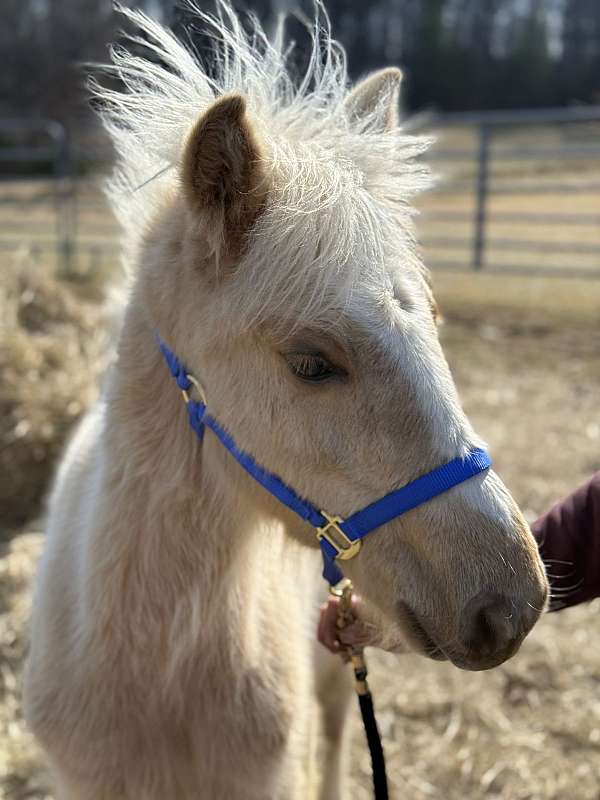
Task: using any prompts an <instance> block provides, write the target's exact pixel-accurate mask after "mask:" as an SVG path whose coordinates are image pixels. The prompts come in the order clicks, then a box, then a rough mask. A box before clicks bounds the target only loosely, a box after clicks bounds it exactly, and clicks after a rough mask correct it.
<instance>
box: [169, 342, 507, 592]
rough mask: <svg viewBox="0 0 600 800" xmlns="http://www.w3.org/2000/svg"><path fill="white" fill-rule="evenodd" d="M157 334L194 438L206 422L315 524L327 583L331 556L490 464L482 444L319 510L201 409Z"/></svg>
mask: <svg viewBox="0 0 600 800" xmlns="http://www.w3.org/2000/svg"><path fill="white" fill-rule="evenodd" d="M157 338H158V344H159V347H160V350H161V352H162V354H163V356H164V359H165V361H166V363H167V366H168V367H169V370H170V371H171V374H172V375H173V377H174V378H175V380H176V381H177V385H178V387H179V389H180V390H181V392H182V394H183V398H184V400H185V402H186V406H187V412H188V419H189V421H190V425H191V426H192V428H193V429H194V431H195V432H196V434H197V435H198V437H199V438H200V439H202V438H203V436H204V431H205V429H206V428H209V429H210V430H211V431H212V432H213V433H214V434H215V436H216V437H217V439H218V440H219V441H220V442H221V444H222V445H223V446H224V447H225V448H226V449H227V450H228V451H229V452H230V453H231V455H232V456H233V457H234V458H235V460H236V461H237V462H238V464H240V466H242V467H243V468H244V469H245V470H246V472H247V473H248V474H249V475H251V476H252V477H253V478H254V480H255V481H257V482H258V483H260V485H261V486H263V487H264V488H265V489H266V490H267V491H268V492H270V493H271V494H272V495H273V496H274V497H276V498H277V499H278V500H279V501H280V502H281V503H283V505H285V506H287V507H288V508H289V509H291V510H292V511H294V512H295V513H296V514H298V516H299V517H301V518H302V519H303V520H306V522H309V523H310V524H311V525H312V526H313V527H314V528H316V534H317V538H318V540H319V544H320V546H321V552H322V554H323V577H324V578H325V580H327V581H328V582H329V584H330V585H331V586H333V585H335V584H336V583H339V581H341V580H342V578H343V575H342V572H341V571H340V569H339V567H338V566H337V564H336V560H338V559H339V560H341V561H344V560H347V559H350V558H353V557H354V556H355V555H356V554H357V553H358V552H359V550H360V547H361V543H362V540H363V539H364V537H365V536H366V535H367V534H368V533H371V531H374V530H375V529H376V528H380V527H381V526H382V525H385V524H386V523H387V522H389V521H390V520H392V519H395V518H396V517H399V516H401V515H402V514H404V513H406V512H407V511H410V510H411V509H413V508H416V507H417V506H420V505H422V504H423V503H426V502H427V501H428V500H431V499H432V498H434V497H437V496H438V495H440V494H442V493H443V492H446V491H448V489H451V488H452V487H453V486H457V485H458V484H459V483H463V482H464V481H466V480H468V479H469V478H472V477H473V476H474V475H477V474H478V473H480V472H483V471H485V470H487V469H488V468H489V467H490V466H491V463H492V462H491V459H490V457H489V455H488V454H487V453H486V451H485V450H481V449H479V448H474V449H472V450H470V451H469V452H468V453H467V454H466V455H465V456H463V457H460V458H454V459H453V460H452V461H449V462H448V463H447V464H443V465H442V466H441V467H437V468H436V469H434V470H432V471H431V472H428V473H426V474H425V475H422V476H421V477H420V478H417V479H416V480H414V481H411V482H410V483H407V484H406V485H405V486H403V487H402V488H400V489H396V490H395V491H393V492H390V493H389V494H386V495H385V496H384V497H380V498H379V500H375V502H373V503H371V504H370V505H368V506H366V507H365V508H363V509H361V510H360V511H357V512H356V513H355V514H352V515H351V516H349V517H346V519H342V517H338V516H334V515H332V514H328V513H327V512H326V511H323V510H319V509H318V508H317V507H316V506H314V505H313V504H312V503H310V502H309V501H308V500H305V499H304V498H302V497H300V495H298V494H297V493H296V492H295V491H294V490H293V489H292V488H291V487H290V486H288V485H287V484H286V483H284V482H283V481H282V480H281V478H279V477H277V475H274V474H273V473H272V472H269V471H268V470H266V469H264V468H263V467H261V466H260V464H257V463H256V461H255V460H254V459H253V458H252V456H250V455H248V453H245V452H244V451H243V450H240V448H239V447H238V446H237V445H236V443H235V441H234V440H233V438H232V437H231V436H230V435H229V434H228V433H227V432H226V431H225V430H224V429H223V428H222V427H221V426H220V425H219V423H218V422H217V421H216V419H215V418H214V417H212V416H211V415H210V414H209V413H208V412H207V410H206V397H205V396H204V392H203V391H202V387H201V386H200V385H199V383H198V382H197V381H196V380H195V379H194V378H193V376H191V375H190V374H189V373H188V372H187V371H186V369H185V367H184V365H183V364H182V362H181V361H180V360H179V359H178V358H177V356H176V355H175V354H174V353H173V352H172V351H171V350H170V349H169V348H168V347H167V345H166V344H165V343H164V342H163V341H162V339H160V337H157ZM193 387H195V388H196V390H197V391H198V393H199V395H200V400H192V398H191V397H190V393H191V390H192V388H193Z"/></svg>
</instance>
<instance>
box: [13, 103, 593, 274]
mask: <svg viewBox="0 0 600 800" xmlns="http://www.w3.org/2000/svg"><path fill="white" fill-rule="evenodd" d="M405 128H406V129H407V130H409V131H411V132H428V133H429V132H434V133H436V134H437V135H438V144H437V145H436V146H434V147H433V148H432V150H431V151H430V153H429V154H428V155H427V159H428V161H431V163H432V165H433V167H434V170H435V171H436V172H437V173H441V175H442V176H443V177H442V180H441V181H440V182H439V183H438V186H437V188H436V189H434V190H433V191H432V192H430V193H428V194H427V195H426V196H425V197H424V200H423V204H422V208H421V209H420V210H421V217H420V237H421V241H422V244H423V247H424V251H425V257H426V261H427V263H428V265H429V266H431V267H433V268H434V269H436V268H438V269H452V270H465V269H474V270H477V271H486V272H492V273H502V272H506V273H515V272H516V273H519V274H540V273H542V274H549V275H561V276H577V277H590V278H591V277H595V278H598V277H600V106H599V107H588V108H574V109H542V110H527V111H518V112H505V111H502V112H485V113H481V114H473V113H465V114H445V115H432V114H419V115H417V116H415V117H413V118H410V119H409V120H407V122H406V123H405ZM76 164H77V150H76V148H74V147H73V146H72V144H71V142H70V139H69V136H68V134H67V132H66V131H65V129H64V128H63V127H62V126H61V125H60V124H58V123H56V122H53V121H47V120H4V121H0V251H1V252H5V253H6V252H11V251H13V252H14V251H18V250H22V249H23V248H25V249H26V250H27V252H28V253H29V254H31V255H32V256H33V257H36V256H41V255H44V256H45V254H55V256H56V263H57V264H58V266H59V267H60V269H61V270H62V271H64V272H72V271H75V270H81V269H83V270H85V269H92V268H96V267H97V265H98V264H99V263H100V262H102V261H104V260H107V261H110V262H112V261H114V260H115V258H116V254H117V252H118V248H119V245H118V229H117V226H116V223H115V222H114V220H113V219H112V217H111V214H110V211H109V210H108V208H107V207H106V205H105V203H104V199H103V196H102V194H101V191H100V190H99V181H98V179H97V178H95V177H93V176H91V177H90V176H87V175H86V176H82V174H81V172H80V171H79V170H78V169H77V166H76Z"/></svg>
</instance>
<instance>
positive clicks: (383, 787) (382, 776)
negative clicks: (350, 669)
mask: <svg viewBox="0 0 600 800" xmlns="http://www.w3.org/2000/svg"><path fill="white" fill-rule="evenodd" d="M355 658H356V659H357V660H358V659H359V658H360V661H361V662H362V666H361V667H357V666H356V665H355ZM352 665H353V666H354V677H355V679H356V693H357V694H358V704H359V706H360V713H361V716H362V721H363V725H364V728H365V734H366V736H367V744H368V745H369V752H370V754H371V769H372V771H373V791H374V793H375V800H388V785H387V775H386V772H385V756H384V754H383V746H382V744H381V736H380V734H379V728H378V727H377V720H376V719H375V709H374V707H373V696H372V695H371V692H370V691H369V686H368V684H367V667H366V664H365V660H364V657H363V655H362V653H361V654H360V655H358V656H355V655H353V656H352ZM359 687H364V688H359Z"/></svg>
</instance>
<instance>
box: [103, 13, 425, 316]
mask: <svg viewBox="0 0 600 800" xmlns="http://www.w3.org/2000/svg"><path fill="white" fill-rule="evenodd" d="M190 7H191V8H192V10H193V11H194V13H195V14H197V19H198V22H199V23H202V24H203V27H204V29H205V32H206V33H208V34H209V36H210V37H211V39H212V44H213V54H212V58H211V63H210V64H208V65H207V64H203V63H202V61H201V60H200V59H199V57H198V56H197V55H196V54H194V53H192V52H190V51H189V50H188V49H186V47H185V46H184V45H183V44H182V43H181V42H179V41H178V40H177V39H176V38H175V37H174V35H173V34H172V33H171V32H170V31H169V30H167V29H166V28H164V27H163V26H161V25H159V24H158V23H156V22H154V21H153V20H151V19H150V18H148V17H147V16H146V15H145V14H144V13H142V12H140V11H130V10H127V9H121V11H122V13H123V14H124V15H125V16H126V17H127V18H128V19H129V20H130V21H131V22H132V23H133V24H134V25H135V26H136V27H138V28H139V29H141V31H142V33H143V37H142V36H130V37H129V41H130V42H131V43H133V44H134V45H135V47H136V49H138V50H139V48H140V47H143V48H145V49H146V50H147V51H148V52H149V54H150V56H151V58H150V59H146V58H142V57H140V56H139V55H134V54H133V53H131V52H129V51H128V50H127V49H125V48H122V47H118V48H117V47H115V48H113V50H112V62H113V64H112V66H111V67H109V70H110V71H111V72H112V73H113V74H114V75H116V76H117V77H118V78H119V79H120V81H121V82H122V84H123V86H124V90H123V91H115V90H112V89H107V88H104V87H102V86H100V85H98V84H97V83H94V84H93V91H94V93H95V96H96V97H97V98H98V99H99V100H100V103H101V107H102V109H103V110H102V112H101V113H102V117H103V120H104V124H105V126H106V128H107V130H108V131H109V133H110V135H111V138H112V140H113V142H114V145H115V148H116V151H117V155H118V162H117V167H116V170H115V173H114V175H113V178H112V179H111V182H110V185H109V197H110V200H111V204H112V206H113V208H114V210H115V212H116V214H117V216H118V218H119V220H120V222H121V224H122V225H123V227H124V229H125V231H126V233H127V237H128V242H127V243H128V244H129V245H132V244H134V243H135V241H136V239H137V238H138V237H139V234H140V232H141V231H142V230H143V228H144V227H145V225H146V224H147V223H148V221H149V220H150V219H151V218H152V216H153V214H154V213H155V211H156V209H157V207H158V205H159V203H160V201H161V199H163V198H164V197H165V194H166V193H168V192H170V191H171V190H172V189H173V188H174V187H176V185H177V180H178V168H177V165H178V163H179V161H180V158H181V155H182V148H183V146H184V144H185V141H186V137H187V134H188V132H189V131H190V129H191V127H192V125H193V124H194V122H195V121H196V120H197V119H198V117H199V116H200V115H201V114H202V113H203V112H204V111H205V110H206V109H207V108H208V106H209V105H210V104H211V103H212V102H213V101H214V99H215V98H216V97H218V96H219V95H221V94H223V93H226V92H239V93H241V94H243V95H244V96H245V98H246V103H247V111H248V115H249V116H250V117H251V119H252V122H253V124H254V125H255V126H256V128H257V130H258V131H259V134H260V138H261V140H262V141H263V142H264V143H265V145H266V150H267V158H268V159H269V166H270V171H271V172H272V174H273V186H272V190H271V192H270V196H269V201H268V206H267V210H266V212H265V213H264V214H263V215H262V217H261V219H260V220H259V223H258V226H257V229H256V233H257V236H256V237H255V243H256V245H255V246H253V248H252V254H251V256H252V257H251V258H250V257H249V258H248V261H249V262H251V266H249V267H248V269H247V274H248V281H250V283H249V286H251V287H252V293H253V295H254V297H256V298H257V303H258V305H257V303H255V304H250V305H253V308H252V309H250V308H249V306H248V310H250V311H251V313H252V314H253V315H257V314H260V312H261V308H264V307H266V305H267V304H268V303H270V307H269V308H270V311H271V312H272V311H273V301H274V300H277V301H279V302H280V303H281V305H282V307H284V306H286V305H287V306H289V303H290V300H291V299H292V298H293V297H298V296H299V294H300V293H301V294H303V296H304V300H303V303H304V304H305V312H306V313H308V308H309V306H307V305H306V286H307V285H308V286H310V287H312V294H311V297H312V301H314V302H313V303H312V304H309V305H314V306H315V308H316V306H317V302H316V300H317V298H319V302H320V303H322V302H323V298H324V297H325V296H326V295H327V294H328V292H330V289H331V287H332V285H333V284H334V283H339V282H340V275H341V274H343V275H344V276H345V277H344V281H343V283H345V284H347V283H348V281H351V282H352V281H353V280H354V278H355V277H356V275H354V274H353V273H354V272H355V271H356V269H351V268H350V267H349V266H348V265H350V264H353V265H355V267H356V268H357V269H360V270H361V273H362V280H364V278H365V270H366V271H367V272H369V273H370V280H372V281H373V282H375V283H376V284H377V285H379V286H383V284H384V283H386V281H385V280H384V276H383V260H384V256H385V255H388V251H389V249H390V245H392V246H393V248H394V255H395V260H398V258H397V257H398V256H399V257H400V259H401V261H402V264H401V265H402V266H403V267H406V266H411V265H412V266H414V267H416V268H419V266H420V263H419V260H418V257H417V255H416V246H415V243H414V236H413V232H412V223H411V214H412V212H411V210H410V208H409V206H408V205H407V201H409V200H410V198H411V197H413V196H414V195H415V193H417V192H418V191H420V190H422V189H423V188H426V187H427V186H428V185H429V173H428V171H427V169H426V168H425V167H424V166H423V165H422V164H420V163H417V162H416V161H415V157H416V156H418V155H420V154H421V153H422V152H423V151H424V150H425V149H426V148H427V146H428V144H429V140H427V139H425V138H421V137H415V136H410V135H405V134H403V133H402V131H401V129H395V130H388V131H381V126H377V124H376V123H377V120H378V119H379V117H380V115H381V114H384V113H385V109H384V105H385V100H386V99H385V98H383V99H382V102H381V103H380V105H379V107H377V108H375V109H374V110H373V111H372V113H371V114H370V115H368V116H367V117H365V118H363V119H361V120H360V121H357V120H356V119H353V118H351V116H350V114H349V113H348V110H347V107H346V106H345V105H344V101H345V99H346V97H347V95H348V92H349V85H348V75H347V69H346V59H345V54H344V51H343V49H342V48H341V46H340V45H339V44H338V43H337V42H336V41H334V40H333V39H332V38H331V32H330V28H329V21H328V19H327V16H326V14H325V12H324V10H323V8H322V7H321V6H320V5H317V6H316V9H317V10H316V15H315V20H314V27H313V29H312V30H311V31H310V33H311V36H312V52H311V57H310V59H309V66H308V68H307V71H306V74H305V75H304V77H303V79H302V80H301V81H300V83H299V85H297V86H296V85H294V82H293V80H292V78H291V76H290V72H289V70H288V60H289V52H290V48H289V47H288V46H287V45H286V43H285V37H284V35H283V22H282V23H281V24H280V26H279V29H278V34H277V35H276V37H275V40H274V41H269V40H268V38H267V36H266V34H265V33H264V31H263V29H262V28H261V26H260V24H259V22H258V21H257V20H254V19H253V20H252V21H251V27H252V30H251V32H250V33H247V32H246V31H245V30H244V28H243V27H242V25H241V23H240V20H239V19H238V17H237V15H236V14H235V12H234V11H233V10H232V8H231V6H230V4H229V2H228V0H217V14H216V15H214V16H213V15H210V14H207V13H205V12H203V11H201V10H200V9H198V8H196V7H194V6H193V5H191V6H190ZM399 226H400V230H401V233H402V235H401V236H399ZM274 264H275V265H277V264H279V265H282V264H285V265H287V268H286V269H285V270H283V269H279V271H278V274H274V269H273V265H274ZM325 264H328V265H334V266H335V269H334V270H333V271H332V270H331V269H324V268H323V267H324V265H325ZM341 267H344V268H345V269H343V270H341V269H340V268H341ZM388 283H389V280H388ZM263 284H264V285H263ZM261 288H262V291H261ZM338 288H339V287H338ZM299 290H301V291H299ZM336 293H337V292H336ZM246 297H247V296H246ZM259 297H260V298H261V299H260V302H259V301H258V298H259ZM259 305H260V307H259Z"/></svg>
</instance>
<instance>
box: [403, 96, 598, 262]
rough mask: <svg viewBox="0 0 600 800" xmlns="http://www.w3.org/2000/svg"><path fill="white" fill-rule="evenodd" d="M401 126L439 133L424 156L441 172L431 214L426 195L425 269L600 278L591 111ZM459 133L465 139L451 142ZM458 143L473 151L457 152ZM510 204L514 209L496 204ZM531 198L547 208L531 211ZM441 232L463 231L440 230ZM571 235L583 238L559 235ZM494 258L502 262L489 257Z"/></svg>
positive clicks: (424, 120)
mask: <svg viewBox="0 0 600 800" xmlns="http://www.w3.org/2000/svg"><path fill="white" fill-rule="evenodd" d="M407 128H408V129H409V130H410V131H411V132H431V131H433V132H435V133H437V134H438V136H439V141H440V144H439V146H438V147H434V149H432V151H431V152H430V153H429V154H428V158H429V159H430V160H431V162H432V163H433V165H434V167H437V168H438V169H439V168H440V167H444V166H445V167H446V171H447V172H449V173H450V176H449V177H447V178H446V179H445V180H443V181H442V182H441V183H440V184H439V185H438V187H437V188H436V189H435V190H434V192H433V198H437V200H438V201H439V200H440V199H441V200H442V201H445V207H444V208H441V209H440V208H435V207H431V206H432V203H431V195H430V197H428V198H427V201H426V204H425V207H424V210H423V224H422V231H421V239H422V242H423V245H424V247H425V251H426V253H429V255H428V257H427V263H428V264H429V265H430V266H432V267H434V268H436V267H437V268H440V269H465V268H468V267H470V268H471V269H474V270H477V271H482V270H485V271H489V272H519V273H531V274H539V273H545V274H552V275H561V276H562V275H572V276H577V277H582V276H584V277H596V278H597V277H600V213H598V211H597V210H595V209H600V106H598V107H596V106H594V107H587V108H574V109H541V110H526V111H515V112H505V111H499V112H496V111H492V112H484V113H481V114H473V113H464V114H446V115H431V114H429V115H427V114H421V115H419V116H418V117H416V118H414V119H413V120H410V119H409V120H408V124H407ZM461 129H462V130H463V132H467V131H468V132H469V134H470V136H469V135H467V134H466V133H464V135H463V136H462V137H460V136H457V135H456V132H457V130H461ZM465 138H467V139H469V138H471V139H472V140H474V141H473V144H472V145H471V146H469V147H466V146H465V145H464V141H463V140H464V139H465ZM564 139H567V141H564ZM448 140H450V143H448ZM556 140H558V141H556ZM570 140H573V141H570ZM469 168H470V174H468V175H465V171H466V172H469ZM443 171H444V170H442V172H443ZM546 176H547V177H546ZM465 197H466V198H469V197H470V198H471V200H472V205H471V207H469V208H465V209H463V210H455V209H453V208H449V207H448V202H449V200H450V199H453V200H461V201H464V199H465ZM511 198H512V202H511V206H514V208H511V209H510V210H506V208H504V207H499V206H500V204H501V203H503V204H504V205H506V202H507V201H508V200H510V199H511ZM534 201H536V202H537V203H538V205H539V206H540V208H544V209H547V210H537V209H536V210H532V209H531V207H530V206H531V203H532V202H534ZM567 202H568V205H569V206H570V208H569V209H565V205H566V204H567ZM528 206H529V207H528ZM549 206H550V207H549ZM449 225H454V226H455V227H456V226H459V227H460V226H462V228H463V229H465V230H464V232H463V231H461V235H457V233H458V232H457V231H456V230H454V231H451V232H446V231H447V227H448V226H449ZM444 226H446V228H444ZM498 228H500V230H501V232H502V235H500V234H496V233H495V231H496V230H497V229H498ZM507 228H508V229H510V235H507V233H506V229H507ZM513 228H514V230H512V229H513ZM528 228H530V229H531V231H532V235H531V236H526V235H525V234H526V233H527V232H528V231H527V229H528ZM572 230H576V231H577V232H578V236H579V237H582V236H583V235H584V234H585V240H574V239H573V238H572V237H568V236H566V234H567V233H568V232H569V231H572ZM540 232H541V234H542V236H543V235H544V234H546V238H540ZM441 251H443V252H441ZM453 253H458V257H457V258H456V260H454V259H452V258H451V256H452V254H453ZM499 254H500V255H502V256H504V255H505V254H507V255H509V256H510V259H509V260H508V261H506V259H505V258H504V257H503V258H502V259H501V260H498V256H499ZM560 256H569V257H570V261H571V263H568V264H567V263H565V260H564V258H563V259H559V258H557V257H560ZM581 257H583V261H582V260H581ZM513 259H516V261H515V260H513ZM550 262H551V263H550Z"/></svg>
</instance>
